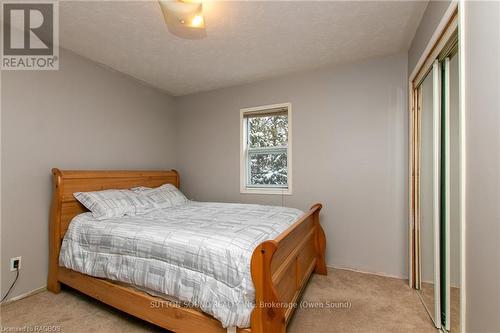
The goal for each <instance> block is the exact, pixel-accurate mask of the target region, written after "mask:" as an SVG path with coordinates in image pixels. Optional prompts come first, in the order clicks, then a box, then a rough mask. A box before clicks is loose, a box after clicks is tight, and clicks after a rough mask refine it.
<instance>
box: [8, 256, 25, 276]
mask: <svg viewBox="0 0 500 333" xmlns="http://www.w3.org/2000/svg"><path fill="white" fill-rule="evenodd" d="M21 258H22V257H14V258H10V271H11V272H15V271H17V270H20V269H21Z"/></svg>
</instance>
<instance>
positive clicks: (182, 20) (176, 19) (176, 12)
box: [159, 0, 205, 31]
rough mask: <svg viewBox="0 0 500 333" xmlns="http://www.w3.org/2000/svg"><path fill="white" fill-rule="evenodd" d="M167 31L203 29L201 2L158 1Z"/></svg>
mask: <svg viewBox="0 0 500 333" xmlns="http://www.w3.org/2000/svg"><path fill="white" fill-rule="evenodd" d="M159 3H160V7H161V10H162V12H163V17H164V18H165V22H166V23H167V26H168V28H169V30H171V31H172V29H173V30H175V31H178V30H179V29H186V28H187V29H204V28H205V20H204V18H203V5H202V3H201V0H159Z"/></svg>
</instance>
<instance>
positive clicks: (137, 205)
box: [73, 190, 154, 220]
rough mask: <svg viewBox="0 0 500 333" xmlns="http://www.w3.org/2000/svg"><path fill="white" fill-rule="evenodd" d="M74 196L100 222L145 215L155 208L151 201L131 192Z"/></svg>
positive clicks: (105, 191)
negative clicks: (126, 216) (127, 216)
mask: <svg viewBox="0 0 500 333" xmlns="http://www.w3.org/2000/svg"><path fill="white" fill-rule="evenodd" d="M73 195H74V197H75V198H76V200H78V201H80V202H81V203H82V205H84V206H85V207H87V209H88V210H90V211H91V212H92V214H93V215H94V217H95V218H96V219H98V220H104V219H110V218H116V217H121V216H124V215H136V214H143V213H144V212H145V211H147V210H148V209H152V208H154V205H153V203H152V202H151V201H149V200H148V199H147V198H145V197H142V196H140V195H138V194H136V193H134V192H132V191H130V190H103V191H94V192H75V193H73Z"/></svg>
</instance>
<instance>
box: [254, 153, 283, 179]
mask: <svg viewBox="0 0 500 333" xmlns="http://www.w3.org/2000/svg"><path fill="white" fill-rule="evenodd" d="M286 155H287V154H286V152H283V153H251V154H250V156H249V162H250V173H249V175H248V176H249V177H248V178H249V179H248V183H249V185H270V186H281V187H286V185H287V172H288V170H287V156H286Z"/></svg>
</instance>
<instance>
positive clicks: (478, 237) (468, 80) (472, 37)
mask: <svg viewBox="0 0 500 333" xmlns="http://www.w3.org/2000/svg"><path fill="white" fill-rule="evenodd" d="M464 7H465V13H464V15H465V29H464V30H465V60H466V62H465V68H464V70H465V98H466V120H465V121H466V149H467V157H466V158H467V160H466V184H467V185H466V186H467V189H466V212H467V213H466V248H465V250H466V289H467V295H466V301H467V310H466V311H467V313H466V320H467V321H466V325H467V332H471V333H476V332H485V333H486V332H500V315H499V314H500V245H499V244H500V171H499V170H500V57H499V55H500V2H496V1H494V2H466V3H465V6H464Z"/></svg>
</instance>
